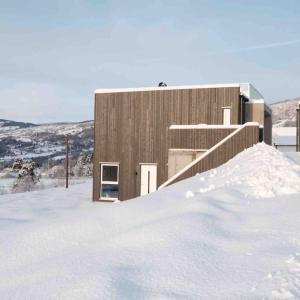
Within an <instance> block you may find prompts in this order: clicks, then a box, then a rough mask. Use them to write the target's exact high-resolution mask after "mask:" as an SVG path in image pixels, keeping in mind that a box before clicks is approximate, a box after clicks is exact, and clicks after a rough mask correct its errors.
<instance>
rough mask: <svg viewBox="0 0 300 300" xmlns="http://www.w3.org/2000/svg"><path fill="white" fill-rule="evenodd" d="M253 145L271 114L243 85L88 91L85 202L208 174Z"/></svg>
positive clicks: (267, 137) (267, 135)
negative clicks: (90, 165)
mask: <svg viewBox="0 0 300 300" xmlns="http://www.w3.org/2000/svg"><path fill="white" fill-rule="evenodd" d="M259 141H265V142H266V143H268V144H271V143H272V119H271V110H270V108H269V107H268V106H267V105H266V103H265V102H264V98H263V96H262V95H261V94H260V93H259V92H258V91H257V90H256V89H255V88H254V87H253V86H252V85H251V84H248V83H246V84H217V85H199V86H163V87H153V88H130V89H112V90H109V89H101V90H96V91H95V147H94V177H93V200H95V201H98V200H100V201H115V200H117V199H118V200H127V199H130V198H134V197H137V196H140V195H145V194H148V193H151V192H153V191H155V190H156V189H158V188H160V187H164V186H167V185H170V184H172V183H174V182H177V181H179V180H182V179H184V178H187V177H190V176H192V175H195V174H196V173H199V172H204V171H207V170H209V169H211V168H215V167H217V166H219V165H221V164H223V163H225V162H226V161H228V160H229V159H231V158H232V157H233V156H235V155H236V154H237V153H239V152H240V151H242V150H244V149H246V148H248V147H251V146H252V145H254V144H256V143H258V142H259Z"/></svg>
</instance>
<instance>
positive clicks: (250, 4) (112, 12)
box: [0, 0, 300, 123]
mask: <svg viewBox="0 0 300 300" xmlns="http://www.w3.org/2000/svg"><path fill="white" fill-rule="evenodd" d="M0 41H1V42H0V54H1V55H0V119H10V120H18V121H28V122H40V123H41V122H52V121H82V120H86V119H92V118H93V97H94V90H95V89H99V88H119V87H141V86H157V84H158V83H159V82H160V81H164V82H166V83H167V84H168V85H185V84H187V85H192V84H210V83H211V84H212V83H231V82H251V83H253V84H254V86H255V87H256V88H257V89H258V90H259V91H260V92H261V93H262V94H263V95H264V96H265V98H266V101H267V102H269V103H271V102H273V101H276V100H281V99H287V98H294V97H299V96H300V1H299V0H285V1H284V0H272V1H271V0H251V1H249V0H207V1H204V0H203V1H201V0H198V1H192V0H190V1H184V0H181V1H177V0H172V1H171V0H170V1H163V0H160V1H156V0H154V1H142V0H135V1H131V0H127V1H116V0H112V1H106V0H104V1H100V0H99V1H96V0H90V1H83V0H73V1H70V0H66V1H62V0H61V1H57V0H52V1H41V0H39V1H37V0H27V1H26V0H23V1H20V0H18V1H17V0H10V1H4V0H0Z"/></svg>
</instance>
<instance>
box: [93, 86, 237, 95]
mask: <svg viewBox="0 0 300 300" xmlns="http://www.w3.org/2000/svg"><path fill="white" fill-rule="evenodd" d="M227 87H240V84H239V83H225V84H201V85H179V86H162V87H160V86H157V87H136V88H119V89H97V90H95V94H106V93H126V92H143V91H164V90H189V89H213V88H227Z"/></svg>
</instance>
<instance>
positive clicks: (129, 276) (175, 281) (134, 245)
mask: <svg viewBox="0 0 300 300" xmlns="http://www.w3.org/2000/svg"><path fill="white" fill-rule="evenodd" d="M236 166H237V167H236ZM257 168H259V170H260V172H258V171H257ZM246 170H248V173H246ZM249 170H250V171H249ZM275 171H276V172H275ZM297 172H298V170H297V168H296V169H295V168H294V166H293V165H292V164H290V163H289V162H288V161H287V160H286V159H284V157H283V156H281V155H279V154H277V152H276V151H275V152H274V151H273V150H272V149H270V148H269V147H268V146H266V145H259V146H256V147H254V148H252V149H249V150H247V151H245V152H244V153H241V154H240V155H239V156H237V157H236V158H234V159H233V160H231V161H230V162H228V163H227V164H226V165H224V166H222V167H220V168H218V169H216V170H214V171H211V172H208V173H205V174H203V175H199V176H194V177H192V178H189V179H187V180H184V181H182V182H179V183H177V184H174V185H173V186H170V187H168V188H165V189H162V190H160V191H158V192H155V193H152V194H150V195H148V196H145V197H141V198H137V199H133V200H131V201H126V202H120V203H115V204H107V203H93V202H91V201H90V199H91V183H84V184H79V185H76V186H72V187H71V188H70V189H69V190H65V189H63V188H57V189H52V190H44V191H36V192H32V193H24V194H14V195H4V196H1V197H0V262H1V267H0V276H1V281H0V295H1V299H14V300H18V299H33V300H35V299H72V300H76V299H85V300H86V299H204V300H206V299H233V300H234V299H299V298H300V255H299V253H300V218H299V213H300V201H299V200H300V199H299V193H297V194H292V193H293V192H296V188H295V184H298V181H297V176H298V179H299V175H297V174H298V173H297ZM282 174H283V175H284V176H282ZM290 176H292V181H289V180H288V178H287V179H284V177H290ZM272 179H273V180H275V181H274V182H276V184H275V183H273V180H272ZM238 181H239V184H238V185H237V184H236V183H237V182H238ZM291 182H292V183H291ZM267 186H269V188H270V189H271V191H272V193H271V194H269V193H268V192H267V190H268V188H267ZM276 186H278V189H276ZM292 188H293V189H294V190H292ZM201 189H202V192H199V191H200V190H201ZM203 191H205V192H203ZM256 191H257V192H256ZM185 194H187V196H188V197H187V198H186V197H185ZM287 194H289V195H287ZM246 195H247V196H246ZM270 195H272V197H273V196H276V197H275V198H270ZM264 196H266V197H267V198H265V197H264ZM256 197H257V198H256ZM258 198H259V199H258Z"/></svg>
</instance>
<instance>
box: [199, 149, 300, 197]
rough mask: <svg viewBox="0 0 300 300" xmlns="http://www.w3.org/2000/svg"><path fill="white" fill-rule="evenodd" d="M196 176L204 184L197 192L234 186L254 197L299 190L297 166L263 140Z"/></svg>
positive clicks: (284, 193)
mask: <svg viewBox="0 0 300 300" xmlns="http://www.w3.org/2000/svg"><path fill="white" fill-rule="evenodd" d="M198 176H199V177H200V180H201V181H202V182H203V181H205V182H206V184H207V187H203V186H201V188H200V189H199V190H198V192H199V193H206V192H208V191H211V190H214V189H216V188H221V187H230V188H233V189H237V190H239V191H240V192H242V193H243V194H244V195H245V196H251V197H254V198H272V197H276V196H280V195H290V194H296V193H300V166H299V165H296V164H294V163H293V162H292V161H290V160H289V159H288V158H287V157H286V156H285V155H284V154H283V153H281V152H279V151H278V150H276V149H275V148H274V147H271V146H268V145H266V144H265V143H259V144H257V145H255V146H253V147H251V148H248V149H246V150H244V151H243V152H241V153H239V154H238V155H236V156H235V157H234V158H233V159H231V160H230V161H228V162H227V163H226V164H224V165H223V166H221V167H219V168H217V169H214V170H212V171H209V172H207V173H205V174H204V176H203V175H200V174H198ZM212 178H213V184H211V180H212Z"/></svg>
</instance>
